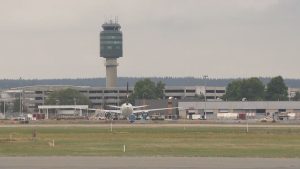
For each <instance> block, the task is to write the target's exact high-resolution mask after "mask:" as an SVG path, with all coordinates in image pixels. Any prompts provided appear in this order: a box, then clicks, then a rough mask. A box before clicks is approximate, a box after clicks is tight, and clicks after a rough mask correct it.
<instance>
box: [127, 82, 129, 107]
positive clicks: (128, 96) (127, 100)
mask: <svg viewBox="0 0 300 169" xmlns="http://www.w3.org/2000/svg"><path fill="white" fill-rule="evenodd" d="M128 100H129V89H128V82H127V94H126V105H128Z"/></svg>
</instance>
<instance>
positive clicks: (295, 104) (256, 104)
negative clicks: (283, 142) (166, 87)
mask: <svg viewBox="0 0 300 169" xmlns="http://www.w3.org/2000/svg"><path fill="white" fill-rule="evenodd" d="M178 106H179V107H183V108H184V109H190V108H193V109H204V107H205V108H206V109H300V101H244V102H242V101H220V102H213V101H208V102H206V103H205V102H179V103H178Z"/></svg>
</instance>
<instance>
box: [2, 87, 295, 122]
mask: <svg viewBox="0 0 300 169" xmlns="http://www.w3.org/2000/svg"><path fill="white" fill-rule="evenodd" d="M68 88H71V89H75V90H77V91H79V92H80V93H82V94H83V95H85V96H86V97H88V98H89V100H90V102H91V105H90V106H91V107H90V108H104V105H119V106H120V105H121V104H122V103H123V102H124V101H125V100H126V95H127V89H126V87H113V88H107V87H89V86H65V85H38V86H27V87H20V88H14V89H9V90H3V91H2V93H1V98H0V99H1V101H6V104H8V103H9V102H11V103H10V104H12V103H13V102H14V101H15V100H17V99H19V101H20V103H21V105H22V106H21V107H22V111H24V110H26V112H27V113H38V112H39V109H38V106H42V105H45V101H46V99H47V98H48V97H49V94H50V93H51V92H53V91H58V90H63V89H68ZM298 90H299V89H289V95H290V96H292V95H293V93H295V91H298ZM132 92H133V87H129V93H132ZM164 94H165V98H164V99H162V100H145V99H141V100H136V103H135V104H136V105H145V104H146V105H149V107H148V108H161V107H174V106H179V107H182V108H183V109H181V110H179V111H178V110H172V111H170V110H168V111H167V110H166V111H162V112H159V114H164V115H165V118H168V119H177V118H187V119H203V118H205V119H238V118H244V117H245V116H246V117H247V118H260V117H264V116H266V115H270V114H276V115H277V114H279V113H289V114H290V115H292V116H293V117H295V118H299V116H300V115H299V113H300V102H293V101H282V102H281V101H276V102H265V101H261V102H250V101H249V102H248V101H245V102H229V101H228V102H227V101H222V100H220V98H221V96H222V95H224V94H225V87H213V86H206V87H205V86H166V87H165V89H164ZM199 95H205V96H206V98H207V101H206V102H203V101H199V99H198V100H197V96H199ZM20 96H21V97H20ZM169 98H171V100H170V99H169ZM58 102H59V100H58ZM74 105H76V103H75V102H74Z"/></svg>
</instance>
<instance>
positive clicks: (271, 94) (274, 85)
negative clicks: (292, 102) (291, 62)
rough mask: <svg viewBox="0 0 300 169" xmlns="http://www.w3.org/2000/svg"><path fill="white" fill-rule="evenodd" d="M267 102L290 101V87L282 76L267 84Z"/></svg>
mask: <svg viewBox="0 0 300 169" xmlns="http://www.w3.org/2000/svg"><path fill="white" fill-rule="evenodd" d="M266 100H268V101H276V100H281V101H282V100H288V87H287V86H286V85H285V83H284V80H283V78H282V77H281V76H277V77H274V78H272V79H271V81H270V82H269V83H268V84H267V92H266Z"/></svg>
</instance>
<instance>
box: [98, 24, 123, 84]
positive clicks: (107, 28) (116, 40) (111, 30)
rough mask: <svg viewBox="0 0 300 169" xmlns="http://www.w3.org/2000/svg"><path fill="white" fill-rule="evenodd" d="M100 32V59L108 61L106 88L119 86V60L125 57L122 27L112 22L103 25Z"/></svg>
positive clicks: (106, 64) (106, 63)
mask: <svg viewBox="0 0 300 169" xmlns="http://www.w3.org/2000/svg"><path fill="white" fill-rule="evenodd" d="M102 28H103V30H102V31H101V32H100V57H103V58H105V59H106V62H105V66H106V87H116V86H117V66H118V62H117V58H119V57H122V56H123V38H122V32H121V31H120V29H121V26H120V24H118V23H117V22H113V21H112V20H110V21H109V22H106V23H104V24H103V25H102Z"/></svg>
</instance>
